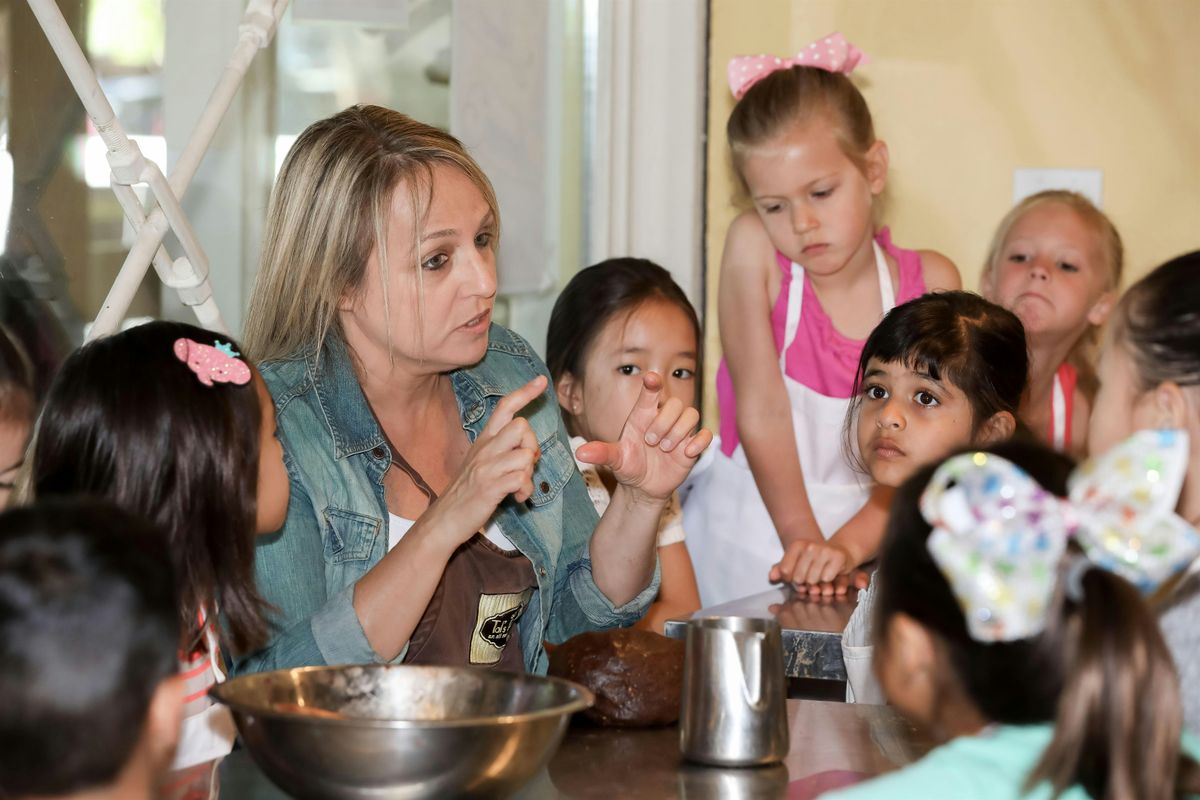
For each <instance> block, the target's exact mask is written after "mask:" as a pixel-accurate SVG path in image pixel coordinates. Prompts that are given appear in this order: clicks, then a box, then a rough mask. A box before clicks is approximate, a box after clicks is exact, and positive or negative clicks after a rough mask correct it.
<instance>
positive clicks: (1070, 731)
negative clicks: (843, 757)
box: [825, 431, 1200, 800]
mask: <svg viewBox="0 0 1200 800" xmlns="http://www.w3.org/2000/svg"><path fill="white" fill-rule="evenodd" d="M1187 438H1188V437H1187V436H1186V434H1184V433H1183V432H1181V431H1145V432H1142V433H1139V434H1137V435H1135V436H1134V437H1132V438H1131V439H1129V440H1127V441H1126V442H1124V443H1122V444H1120V445H1118V446H1117V447H1116V448H1114V449H1113V450H1112V451H1110V452H1109V453H1108V454H1106V456H1105V457H1104V458H1103V459H1102V460H1101V461H1099V462H1097V463H1089V464H1085V465H1084V466H1082V467H1081V468H1080V469H1078V470H1076V471H1075V472H1074V473H1071V472H1070V466H1071V464H1070V461H1069V460H1068V459H1067V458H1066V457H1064V456H1061V455H1059V454H1057V453H1054V452H1052V451H1050V450H1049V449H1047V448H1046V447H1044V446H1042V445H1037V444H1033V443H1029V442H1017V441H1014V442H1010V443H1008V444H1004V445H998V446H996V447H993V448H989V449H988V450H986V451H979V450H976V451H971V452H966V453H962V454H959V455H956V456H952V457H950V458H949V459H947V460H945V461H943V462H942V463H941V464H939V465H934V466H931V467H927V468H925V469H923V470H921V471H920V472H918V473H916V474H915V475H914V476H913V477H912V478H911V479H910V480H909V481H907V482H906V483H905V484H904V485H903V486H902V487H901V488H900V489H899V491H898V492H897V495H896V500H895V504H894V505H893V507H892V514H891V519H890V521H889V527H888V532H887V535H886V538H885V541H884V544H883V548H882V551H881V558H880V564H879V570H878V573H877V575H876V581H877V584H876V585H877V592H878V595H877V598H876V609H875V610H876V615H877V616H876V620H875V628H874V630H875V639H876V642H875V668H876V671H877V673H878V675H879V679H880V682H881V684H882V686H883V689H884V691H885V693H886V694H887V696H888V699H889V700H890V701H891V702H892V703H893V704H894V705H895V706H896V707H897V709H898V710H900V711H901V712H902V713H903V714H905V716H907V717H908V718H909V719H910V720H912V721H913V722H914V723H915V724H916V725H918V726H919V727H921V728H923V729H924V730H925V731H927V732H928V733H929V734H930V735H931V736H932V737H933V738H935V739H936V740H937V741H939V742H941V743H942V744H941V745H940V746H939V747H937V748H935V749H934V750H932V751H931V752H930V753H929V754H928V755H926V756H925V758H923V759H921V760H920V761H918V762H916V763H915V764H913V765H911V766H909V767H907V768H905V769H902V770H900V771H898V772H894V773H891V774H889V775H885V776H883V777H881V778H879V779H876V780H873V781H870V782H868V783H864V784H862V785H859V786H856V787H852V788H849V789H847V790H844V791H840V792H834V793H832V794H828V795H825V797H827V798H829V799H830V800H834V798H836V800H870V798H907V797H954V798H968V797H969V798H1014V799H1015V798H1041V799H1045V798H1063V799H1064V800H1083V798H1088V797H1090V798H1094V800H1126V799H1128V800H1134V799H1135V798H1136V800H1168V798H1175V797H1179V796H1181V795H1186V794H1191V793H1195V792H1200V769H1198V767H1197V763H1196V761H1195V760H1194V758H1195V756H1196V755H1197V754H1198V753H1200V747H1197V746H1196V743H1195V742H1194V741H1193V740H1190V739H1188V738H1187V737H1186V736H1185V735H1184V734H1183V712H1182V708H1181V704H1180V696H1179V683H1178V680H1177V678H1176V674H1175V669H1174V666H1173V665H1172V663H1171V658H1170V654H1169V652H1168V650H1167V647H1166V645H1165V643H1164V642H1163V638H1162V635H1161V634H1160V633H1159V630H1158V626H1157V625H1156V623H1155V617H1154V614H1153V612H1152V611H1151V610H1150V609H1149V607H1148V606H1147V604H1146V602H1145V601H1144V600H1143V595H1145V594H1148V593H1150V592H1152V591H1154V590H1155V589H1157V588H1158V587H1159V586H1161V585H1162V584H1163V583H1164V582H1166V581H1169V580H1170V579H1171V578H1173V577H1174V576H1176V575H1177V574H1178V572H1179V571H1180V570H1181V569H1182V568H1183V567H1185V566H1186V565H1187V564H1188V563H1190V562H1191V561H1192V560H1193V559H1194V558H1195V557H1196V555H1197V553H1200V535H1198V534H1197V532H1196V531H1195V530H1194V529H1193V528H1192V527H1191V526H1190V525H1189V524H1188V523H1186V522H1185V521H1184V520H1183V519H1182V518H1180V517H1178V516H1177V515H1176V514H1175V513H1174V507H1175V502H1176V499H1177V496H1178V493H1179V490H1180V486H1181V484H1182V481H1183V477H1184V473H1185V472H1186V468H1187V455H1188V443H1187ZM1064 496H1065V497H1066V499H1060V498H1063V497H1064Z"/></svg>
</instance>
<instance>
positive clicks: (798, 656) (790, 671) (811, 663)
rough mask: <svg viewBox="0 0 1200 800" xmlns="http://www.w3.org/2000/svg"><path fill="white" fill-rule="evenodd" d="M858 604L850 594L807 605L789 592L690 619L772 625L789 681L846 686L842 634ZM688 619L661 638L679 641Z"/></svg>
mask: <svg viewBox="0 0 1200 800" xmlns="http://www.w3.org/2000/svg"><path fill="white" fill-rule="evenodd" d="M857 603H858V599H857V595H856V594H855V593H854V592H850V593H849V594H847V595H845V596H844V597H841V598H837V599H810V598H808V597H805V596H804V595H797V594H795V593H794V592H793V591H792V590H791V589H775V590H772V591H770V592H764V593H762V594H756V595H752V596H751V597H746V598H743V599H741V600H734V601H732V602H729V603H723V604H721V605H717V606H711V607H709V608H702V609H700V610H699V611H697V612H696V613H695V614H693V615H692V616H695V617H754V618H756V619H757V618H763V619H777V620H779V626H780V628H782V629H783V668H784V671H785V672H786V673H787V676H788V677H789V678H819V679H823V680H835V681H844V680H846V667H845V664H843V662H842V631H843V630H845V629H846V623H847V622H849V621H850V615H851V614H853V613H854V608H855V606H856V605H857ZM686 630H687V619H672V620H668V621H667V625H666V634H667V636H671V637H673V638H678V639H682V638H683V637H684V636H685V634H686Z"/></svg>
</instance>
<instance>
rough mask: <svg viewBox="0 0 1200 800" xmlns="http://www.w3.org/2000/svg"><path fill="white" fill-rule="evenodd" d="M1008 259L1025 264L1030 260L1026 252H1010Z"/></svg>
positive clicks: (1014, 262)
mask: <svg viewBox="0 0 1200 800" xmlns="http://www.w3.org/2000/svg"><path fill="white" fill-rule="evenodd" d="M1008 260H1009V261H1011V262H1012V263H1013V264H1024V263H1025V262H1026V261H1028V258H1027V257H1026V256H1025V254H1024V253H1009V255H1008Z"/></svg>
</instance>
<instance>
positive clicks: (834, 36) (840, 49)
mask: <svg viewBox="0 0 1200 800" xmlns="http://www.w3.org/2000/svg"><path fill="white" fill-rule="evenodd" d="M869 62H870V59H869V58H867V54H866V53H864V52H863V51H862V50H859V49H858V48H857V47H855V46H854V45H852V44H850V43H849V42H848V41H846V37H845V36H842V35H841V34H840V33H831V34H829V35H828V36H826V37H825V38H824V39H820V40H818V41H815V42H813V43H812V44H810V45H809V46H808V47H806V48H804V49H803V50H801V51H800V52H799V53H797V54H796V55H795V57H794V58H779V57H778V56H769V55H758V56H736V57H734V58H733V59H731V60H730V62H729V67H728V70H727V72H728V76H729V89H730V91H732V92H733V96H734V97H735V98H737V99H738V100H741V99H742V95H744V94H746V92H748V91H749V90H750V87H751V86H753V85H754V84H756V83H758V82H759V81H761V80H762V79H763V78H765V77H767V76H768V75H770V74H771V73H772V72H778V71H779V70H781V69H790V68H792V67H816V68H817V69H823V70H825V71H826V72H840V73H842V74H843V75H849V74H850V73H851V72H853V71H854V68H855V67H857V66H858V65H859V64H867V63H869Z"/></svg>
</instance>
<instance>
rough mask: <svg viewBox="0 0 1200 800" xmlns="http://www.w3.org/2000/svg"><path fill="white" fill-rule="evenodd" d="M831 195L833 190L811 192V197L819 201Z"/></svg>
mask: <svg viewBox="0 0 1200 800" xmlns="http://www.w3.org/2000/svg"><path fill="white" fill-rule="evenodd" d="M831 194H833V189H821V190H819V191H816V192H813V193H812V196H813V197H815V198H817V199H818V200H820V199H823V198H826V197H829V196H830V195H831Z"/></svg>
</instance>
